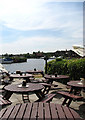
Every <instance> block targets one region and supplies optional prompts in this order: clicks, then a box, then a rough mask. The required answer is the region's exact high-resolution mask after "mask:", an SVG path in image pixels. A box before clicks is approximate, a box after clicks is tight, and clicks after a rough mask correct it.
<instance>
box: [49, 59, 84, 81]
mask: <svg viewBox="0 0 85 120" xmlns="http://www.w3.org/2000/svg"><path fill="white" fill-rule="evenodd" d="M56 72H57V73H58V74H63V75H69V76H70V79H73V80H79V79H80V78H81V77H85V58H82V59H70V60H67V59H62V60H58V59H57V60H52V61H50V62H48V65H47V73H48V74H55V73H56Z"/></svg>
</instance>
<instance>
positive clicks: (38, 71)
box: [26, 70, 43, 74]
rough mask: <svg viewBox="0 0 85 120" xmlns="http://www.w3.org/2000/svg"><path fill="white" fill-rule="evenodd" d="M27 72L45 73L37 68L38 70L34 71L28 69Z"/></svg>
mask: <svg viewBox="0 0 85 120" xmlns="http://www.w3.org/2000/svg"><path fill="white" fill-rule="evenodd" d="M26 72H27V73H31V74H32V73H43V71H41V70H36V71H35V70H33V71H32V70H28V71H26Z"/></svg>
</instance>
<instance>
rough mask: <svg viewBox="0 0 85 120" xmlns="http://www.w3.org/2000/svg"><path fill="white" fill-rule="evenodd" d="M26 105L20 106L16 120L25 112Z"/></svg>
mask: <svg viewBox="0 0 85 120" xmlns="http://www.w3.org/2000/svg"><path fill="white" fill-rule="evenodd" d="M25 107H26V104H21V107H20V110H19V111H18V114H17V116H16V119H19V118H22V117H23V114H24V111H25Z"/></svg>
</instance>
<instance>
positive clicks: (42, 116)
mask: <svg viewBox="0 0 85 120" xmlns="http://www.w3.org/2000/svg"><path fill="white" fill-rule="evenodd" d="M38 119H39V120H43V119H44V113H43V103H42V102H40V103H39V106H38Z"/></svg>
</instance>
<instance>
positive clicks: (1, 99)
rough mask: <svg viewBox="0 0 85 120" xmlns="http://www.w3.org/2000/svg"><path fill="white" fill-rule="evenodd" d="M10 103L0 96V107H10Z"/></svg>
mask: <svg viewBox="0 0 85 120" xmlns="http://www.w3.org/2000/svg"><path fill="white" fill-rule="evenodd" d="M11 103H12V102H11V101H9V100H7V99H6V98H4V97H3V96H2V95H0V106H2V107H3V106H5V105H10V104H11Z"/></svg>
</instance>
